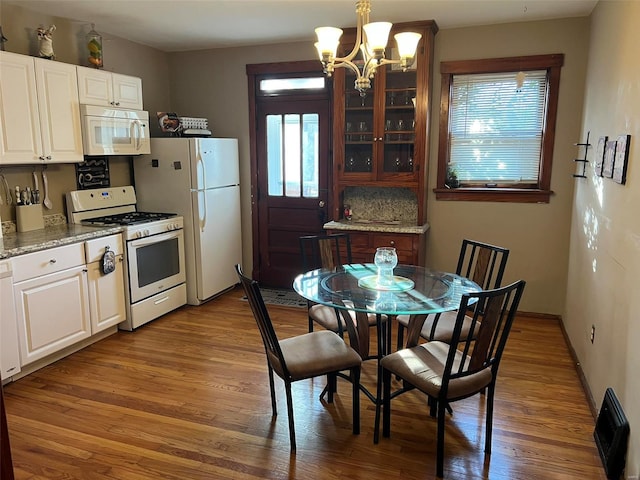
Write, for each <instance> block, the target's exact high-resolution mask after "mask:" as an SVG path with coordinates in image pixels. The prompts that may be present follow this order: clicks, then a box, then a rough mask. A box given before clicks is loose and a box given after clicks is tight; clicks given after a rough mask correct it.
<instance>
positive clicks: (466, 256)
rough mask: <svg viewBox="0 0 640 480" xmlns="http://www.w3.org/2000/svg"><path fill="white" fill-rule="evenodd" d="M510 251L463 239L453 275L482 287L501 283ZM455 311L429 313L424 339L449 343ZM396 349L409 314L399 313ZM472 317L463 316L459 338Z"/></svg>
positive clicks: (402, 338) (493, 286)
mask: <svg viewBox="0 0 640 480" xmlns="http://www.w3.org/2000/svg"><path fill="white" fill-rule="evenodd" d="M508 258H509V250H508V249H506V248H503V247H498V246H496V245H490V244H488V243H483V242H478V241H475V240H468V239H464V240H463V241H462V246H461V247H460V255H459V256H458V265H457V266H456V272H455V273H456V274H457V275H462V276H463V277H466V278H468V279H470V280H473V281H474V282H475V283H477V284H478V285H480V287H481V288H482V289H483V290H489V289H493V288H498V287H500V285H501V284H502V277H503V275H504V270H505V267H506V266H507V259H508ZM456 317H457V311H455V310H453V311H449V312H442V313H437V314H433V315H429V316H428V317H427V319H426V321H425V322H424V326H423V328H422V332H421V333H420V336H421V337H422V338H424V339H425V340H429V341H431V340H439V341H441V342H446V343H449V342H450V341H451V337H452V335H453V327H454V325H455V322H456ZM397 320H398V336H397V349H398V350H400V349H401V348H402V345H403V342H404V330H405V329H406V327H407V325H408V324H409V315H398V317H397ZM470 326H471V319H470V318H467V319H465V322H464V324H463V327H462V335H461V338H462V339H464V338H466V336H467V335H468V334H469V329H470Z"/></svg>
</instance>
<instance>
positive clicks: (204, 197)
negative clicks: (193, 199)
mask: <svg viewBox="0 0 640 480" xmlns="http://www.w3.org/2000/svg"><path fill="white" fill-rule="evenodd" d="M198 195H202V202H198V203H201V204H202V210H203V215H199V217H200V218H199V219H198V220H199V223H200V231H201V232H204V227H205V226H206V225H207V192H206V190H201V191H199V192H198ZM198 210H199V209H198Z"/></svg>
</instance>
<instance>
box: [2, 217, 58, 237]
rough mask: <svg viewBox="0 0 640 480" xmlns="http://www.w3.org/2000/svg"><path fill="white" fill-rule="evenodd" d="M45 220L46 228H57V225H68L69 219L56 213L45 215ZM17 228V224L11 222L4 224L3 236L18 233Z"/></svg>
mask: <svg viewBox="0 0 640 480" xmlns="http://www.w3.org/2000/svg"><path fill="white" fill-rule="evenodd" d="M42 218H43V219H44V228H47V227H55V226H57V225H64V224H66V223H67V217H65V216H64V215H62V214H61V213H54V214H51V215H43V216H42ZM16 231H17V228H16V224H15V222H12V221H11V220H7V221H6V222H2V234H3V235H8V234H10V233H16Z"/></svg>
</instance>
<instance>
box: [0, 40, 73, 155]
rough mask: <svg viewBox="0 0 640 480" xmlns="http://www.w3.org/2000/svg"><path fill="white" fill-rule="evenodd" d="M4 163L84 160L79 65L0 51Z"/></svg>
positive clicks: (0, 150)
mask: <svg viewBox="0 0 640 480" xmlns="http://www.w3.org/2000/svg"><path fill="white" fill-rule="evenodd" d="M0 112H1V113H0V116H1V117H2V119H3V125H2V129H3V131H2V136H1V137H0V164H2V165H20V164H34V163H36V164H46V163H74V162H81V161H83V159H84V158H83V148H82V130H81V128H80V107H79V104H78V83H77V75H76V67H75V65H69V64H66V63H62V62H50V61H48V60H44V59H41V58H34V57H29V56H27V55H20V54H17V53H10V52H0Z"/></svg>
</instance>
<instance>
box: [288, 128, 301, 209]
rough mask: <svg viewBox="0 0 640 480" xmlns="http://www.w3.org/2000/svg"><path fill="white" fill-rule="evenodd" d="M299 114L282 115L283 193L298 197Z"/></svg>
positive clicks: (299, 190) (299, 189)
mask: <svg viewBox="0 0 640 480" xmlns="http://www.w3.org/2000/svg"><path fill="white" fill-rule="evenodd" d="M300 139H301V130H300V115H285V116H284V182H285V189H284V195H285V196H286V197H299V196H300V193H301V188H300V183H301V182H300V156H301V153H302V148H301V146H300V143H301V141H300Z"/></svg>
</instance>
